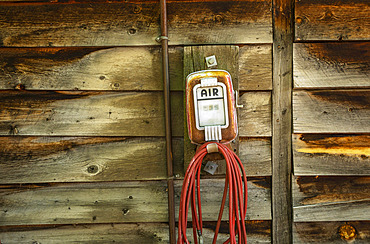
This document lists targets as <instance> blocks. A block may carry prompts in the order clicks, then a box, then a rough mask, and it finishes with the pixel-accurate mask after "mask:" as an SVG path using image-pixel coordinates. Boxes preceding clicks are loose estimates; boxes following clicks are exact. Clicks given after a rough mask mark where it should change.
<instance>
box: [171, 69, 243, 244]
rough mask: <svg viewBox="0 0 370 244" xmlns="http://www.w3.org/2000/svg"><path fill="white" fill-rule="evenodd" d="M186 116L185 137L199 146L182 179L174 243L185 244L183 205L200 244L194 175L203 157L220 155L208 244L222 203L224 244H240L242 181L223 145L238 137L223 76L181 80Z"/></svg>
mask: <svg viewBox="0 0 370 244" xmlns="http://www.w3.org/2000/svg"><path fill="white" fill-rule="evenodd" d="M186 113H187V123H188V133H189V138H190V140H191V142H192V143H193V144H197V145H199V147H198V149H197V152H196V153H195V156H194V157H193V159H192V160H191V162H190V164H189V167H188V168H187V170H186V173H185V177H184V182H183V186H182V191H181V198H180V206H179V225H178V239H177V243H178V244H183V243H190V242H189V240H188V238H187V236H186V235H187V233H186V229H187V218H188V209H189V206H190V207H191V210H192V214H191V216H192V225H193V239H194V243H195V244H198V243H199V244H202V243H203V233H202V232H203V227H202V226H203V224H202V210H201V198H200V195H201V192H200V178H201V177H200V173H201V168H202V162H203V159H204V157H205V156H206V155H207V154H208V153H216V152H217V153H221V154H222V155H223V157H224V158H225V162H226V166H227V167H226V177H225V190H224V192H223V196H222V200H220V202H221V208H220V214H219V215H218V221H217V225H216V229H215V235H214V237H213V241H212V243H216V241H217V236H218V232H219V228H220V225H221V219H222V213H223V209H224V207H225V205H226V203H227V202H228V206H229V222H228V223H229V235H230V236H229V239H228V240H227V241H226V242H225V243H227V242H230V243H231V244H236V243H243V244H246V243H247V235H246V227H245V221H244V220H245V217H246V211H247V198H248V195H247V178H246V174H245V171H244V167H243V164H242V163H241V161H240V159H239V158H238V156H237V155H236V154H235V153H234V152H233V151H232V150H231V149H230V148H229V147H227V146H226V144H229V143H230V142H231V141H232V140H234V139H235V138H236V136H237V133H238V125H237V115H236V102H235V94H234V90H233V86H232V80H231V75H230V74H229V72H227V71H225V70H202V71H198V72H194V73H191V74H189V75H188V76H187V78H186Z"/></svg>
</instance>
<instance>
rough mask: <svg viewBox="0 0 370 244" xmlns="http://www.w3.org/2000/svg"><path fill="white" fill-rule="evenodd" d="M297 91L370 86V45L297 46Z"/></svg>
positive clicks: (295, 78) (295, 45)
mask: <svg viewBox="0 0 370 244" xmlns="http://www.w3.org/2000/svg"><path fill="white" fill-rule="evenodd" d="M293 62H294V64H293V65H294V67H293V69H294V74H293V75H294V86H295V88H326V87H333V88H338V87H370V42H355V43H354V42H344V43H335V42H330V43H295V44H294V58H293Z"/></svg>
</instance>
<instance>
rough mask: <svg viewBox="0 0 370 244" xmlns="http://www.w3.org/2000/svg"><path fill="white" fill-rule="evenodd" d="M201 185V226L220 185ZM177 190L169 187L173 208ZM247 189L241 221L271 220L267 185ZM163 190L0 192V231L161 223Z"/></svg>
mask: <svg viewBox="0 0 370 244" xmlns="http://www.w3.org/2000/svg"><path fill="white" fill-rule="evenodd" d="M201 185H202V186H201V192H202V201H203V203H207V204H204V207H203V209H202V210H203V220H205V221H216V220H217V215H215V214H214V213H216V212H218V211H219V204H220V202H221V198H222V192H223V190H222V189H223V187H224V180H223V179H204V180H202V183H201ZM181 186H182V181H176V182H175V197H176V205H175V206H178V205H179V199H180V192H181ZM4 187H5V188H4ZM248 187H249V206H248V213H247V219H252V220H254V219H258V220H269V219H271V204H270V203H271V202H270V183H269V179H268V178H250V179H249V181H248ZM166 188H167V186H166V182H165V181H144V182H140V181H136V182H109V183H108V182H106V183H74V184H52V185H46V184H45V185H29V186H12V185H8V186H3V188H2V189H0V199H1V205H0V216H1V217H0V225H2V226H5V225H32V224H77V223H116V222H122V223H123V222H167V220H168V217H167V215H168V211H167V192H166ZM226 212H227V211H226ZM225 214H227V213H225ZM176 216H178V214H176ZM225 219H227V215H225Z"/></svg>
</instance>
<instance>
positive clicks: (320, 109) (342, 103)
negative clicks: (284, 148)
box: [293, 89, 370, 133]
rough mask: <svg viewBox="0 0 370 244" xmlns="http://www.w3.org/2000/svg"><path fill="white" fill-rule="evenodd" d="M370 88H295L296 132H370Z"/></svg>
mask: <svg viewBox="0 0 370 244" xmlns="http://www.w3.org/2000/svg"><path fill="white" fill-rule="evenodd" d="M369 120H370V90H368V89H363V90H331V91H329V90H322V91H295V92H294V93H293V124H294V132H295V133H368V132H370V123H369Z"/></svg>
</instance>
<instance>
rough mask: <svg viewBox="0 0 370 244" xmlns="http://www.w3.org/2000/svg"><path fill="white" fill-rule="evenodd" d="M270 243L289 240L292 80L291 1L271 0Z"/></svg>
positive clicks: (289, 241) (290, 231)
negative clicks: (272, 39) (272, 31)
mask: <svg viewBox="0 0 370 244" xmlns="http://www.w3.org/2000/svg"><path fill="white" fill-rule="evenodd" d="M272 2H273V30H274V33H273V36H274V41H273V47H272V52H273V54H272V55H273V65H272V70H273V73H272V76H273V78H272V95H271V97H272V98H271V99H272V109H271V110H272V113H271V114H272V119H271V124H272V132H271V133H272V153H271V156H272V216H273V217H272V243H274V244H286V243H292V196H291V175H292V153H291V145H292V138H291V133H292V83H293V77H292V76H293V65H292V64H293V60H292V59H293V39H294V32H293V29H294V19H293V18H294V13H293V12H292V10H293V9H294V1H293V0H273V1H272Z"/></svg>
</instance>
